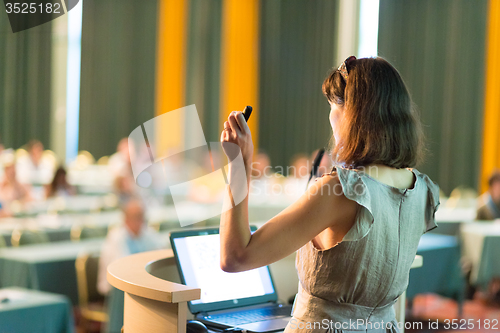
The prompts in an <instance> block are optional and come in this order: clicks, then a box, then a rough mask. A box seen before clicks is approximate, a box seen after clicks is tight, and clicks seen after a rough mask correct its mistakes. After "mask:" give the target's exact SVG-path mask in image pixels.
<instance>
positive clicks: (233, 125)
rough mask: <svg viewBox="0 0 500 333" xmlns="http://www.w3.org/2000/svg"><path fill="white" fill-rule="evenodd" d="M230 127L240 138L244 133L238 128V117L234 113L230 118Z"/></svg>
mask: <svg viewBox="0 0 500 333" xmlns="http://www.w3.org/2000/svg"><path fill="white" fill-rule="evenodd" d="M228 121H229V125H230V127H231V130H232V131H233V132H234V133H236V134H237V135H238V136H239V135H242V134H243V133H242V132H241V129H240V127H239V126H238V123H237V122H236V116H235V114H234V112H231V114H230V115H229V117H228Z"/></svg>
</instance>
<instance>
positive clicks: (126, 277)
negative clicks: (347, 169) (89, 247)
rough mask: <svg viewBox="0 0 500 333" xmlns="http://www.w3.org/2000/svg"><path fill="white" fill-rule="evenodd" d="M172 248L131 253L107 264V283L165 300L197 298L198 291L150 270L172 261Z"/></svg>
mask: <svg viewBox="0 0 500 333" xmlns="http://www.w3.org/2000/svg"><path fill="white" fill-rule="evenodd" d="M174 260H175V259H174V254H173V251H172V250H158V251H150V252H143V253H138V254H133V255H131V256H128V257H124V258H121V259H118V260H116V261H114V262H113V263H111V264H110V265H109V266H108V274H107V278H108V282H109V283H110V284H111V285H112V286H113V287H115V288H117V289H119V290H122V291H124V292H126V293H129V294H132V295H137V296H140V297H144V298H148V299H153V300H157V301H161V302H167V303H179V302H187V301H192V300H196V299H199V298H200V297H201V290H200V289H199V288H192V287H188V286H185V285H182V284H178V283H174V282H170V281H167V280H163V279H160V278H158V277H156V276H154V275H152V274H151V273H150V272H151V271H152V270H154V269H155V268H161V267H163V266H167V265H171V264H172V263H173V262H174Z"/></svg>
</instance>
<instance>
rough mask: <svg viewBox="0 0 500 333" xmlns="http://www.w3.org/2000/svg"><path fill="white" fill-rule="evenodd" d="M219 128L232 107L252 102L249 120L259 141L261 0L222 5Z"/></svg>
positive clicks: (227, 1)
mask: <svg viewBox="0 0 500 333" xmlns="http://www.w3.org/2000/svg"><path fill="white" fill-rule="evenodd" d="M222 17H223V18H222V52H221V54H222V59H221V82H222V87H221V96H220V101H221V103H220V105H221V108H220V130H222V124H223V123H224V121H226V120H227V116H228V115H229V113H230V112H231V111H243V109H244V108H245V106H247V105H251V106H252V107H253V108H254V110H255V111H256V112H254V113H252V118H251V119H250V120H249V121H248V125H249V127H250V130H251V131H252V138H253V141H254V146H255V148H257V144H258V120H259V119H258V118H259V110H257V107H258V81H259V75H258V74H259V73H258V70H259V64H258V57H259V1H258V0H224V2H223V8H222Z"/></svg>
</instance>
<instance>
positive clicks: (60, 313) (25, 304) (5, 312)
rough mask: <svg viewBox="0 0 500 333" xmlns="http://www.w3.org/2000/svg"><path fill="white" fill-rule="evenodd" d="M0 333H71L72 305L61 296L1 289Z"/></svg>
mask: <svg viewBox="0 0 500 333" xmlns="http://www.w3.org/2000/svg"><path fill="white" fill-rule="evenodd" d="M0 332H2V333H3V332H8V333H26V332H37V333H72V332H74V321H73V310H72V307H71V303H70V301H69V300H68V299H67V298H66V297H65V296H62V295H54V294H50V293H46V292H40V291H36V290H27V289H22V288H5V289H0Z"/></svg>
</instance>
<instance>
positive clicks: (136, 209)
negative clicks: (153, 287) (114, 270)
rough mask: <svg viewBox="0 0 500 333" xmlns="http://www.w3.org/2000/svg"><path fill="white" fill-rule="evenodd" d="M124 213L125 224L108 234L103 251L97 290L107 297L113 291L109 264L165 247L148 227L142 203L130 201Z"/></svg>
mask: <svg viewBox="0 0 500 333" xmlns="http://www.w3.org/2000/svg"><path fill="white" fill-rule="evenodd" d="M123 213H124V219H125V222H124V224H123V225H121V226H120V227H117V228H115V229H113V230H111V231H110V232H109V233H108V236H107V237H106V240H105V242H104V244H103V246H102V250H101V258H100V260H99V272H98V280H97V289H98V290H99V292H100V293H101V294H103V295H106V294H107V293H108V292H109V290H110V289H111V285H110V284H109V283H108V281H107V279H106V274H107V273H106V272H107V268H108V265H109V264H111V263H112V262H113V261H115V260H117V259H119V258H122V257H126V256H128V255H131V254H135V253H139V252H146V251H152V250H158V249H160V248H163V247H164V244H162V242H161V240H160V239H159V236H158V234H157V233H156V232H155V231H153V230H152V229H151V228H149V227H148V226H147V225H146V223H145V220H144V208H143V206H142V203H141V202H140V201H138V200H131V201H129V202H128V203H127V204H126V205H125V207H124V209H123Z"/></svg>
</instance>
